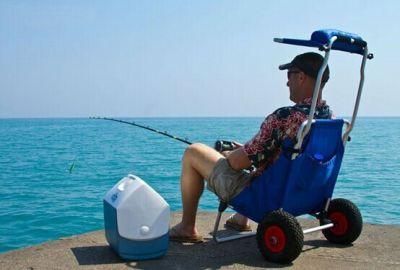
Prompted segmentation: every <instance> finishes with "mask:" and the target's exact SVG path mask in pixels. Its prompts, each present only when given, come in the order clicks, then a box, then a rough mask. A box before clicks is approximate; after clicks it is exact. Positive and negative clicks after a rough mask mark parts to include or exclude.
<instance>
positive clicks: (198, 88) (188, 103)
mask: <svg viewBox="0 0 400 270" xmlns="http://www.w3.org/2000/svg"><path fill="white" fill-rule="evenodd" d="M399 16H400V1H396V0H393V1H388V0H387V1H385V0H382V1H376V0H374V1H372V0H360V1H357V0H355V1H349V0H345V1H342V0H338V1H304V0H303V1H292V0H290V1H289V0H283V1H267V0H259V1H252V0H246V1H245V0H243V1H215V0H208V1H206V0H202V1H189V0H188V1H173V0H170V1H162V0H159V1H145V0H142V1H139V0H136V1H128V0H126V1H81V0H76V1H73V0H65V1H64V0H57V1H44V0H42V1H41V0H37V1H30V0H27V1H19V0H1V1H0V117H1V118H6V117H88V116H115V117H122V116H126V117H141V116H149V117H152V116H184V117H186V116H265V115H266V114H268V113H270V112H272V111H273V110H274V109H276V108H277V107H280V106H285V105H290V104H291V102H290V101H289V99H288V88H287V87H286V73H285V72H283V71H279V70H278V65H279V64H282V63H286V62H289V61H291V59H292V58H293V57H294V56H295V55H296V54H298V53H301V52H304V51H308V50H314V51H316V49H312V48H307V47H297V46H290V45H282V44H278V43H274V42H273V41H272V40H273V38H274V37H291V38H309V37H310V35H311V33H312V32H313V31H314V30H318V29H324V28H336V29H340V30H343V31H348V32H353V33H357V34H359V35H360V36H362V37H363V38H364V39H365V40H366V41H367V42H368V45H369V50H370V52H372V53H374V55H375V59H373V60H372V61H368V62H367V67H366V80H365V87H364V93H363V97H362V102H361V106H360V111H359V115H361V116H399V115H400V112H399V109H398V104H399V101H400V99H399V97H400V86H399V82H400V81H399V79H398V78H397V76H399V77H400V75H399V74H400V73H399V69H400V67H399V60H400V57H399V49H400V47H399V46H400V45H399V44H400V17H399ZM360 64H361V56H359V55H354V54H348V53H343V52H338V51H333V52H332V53H331V57H330V67H331V80H330V82H329V83H328V84H327V86H326V89H325V90H324V98H325V99H326V100H327V101H328V103H329V104H330V105H331V106H332V108H333V109H334V111H335V113H336V114H337V115H350V114H351V113H352V110H353V104H354V100H355V95H356V90H357V85H358V79H359V66H360Z"/></svg>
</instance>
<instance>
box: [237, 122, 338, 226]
mask: <svg viewBox="0 0 400 270" xmlns="http://www.w3.org/2000/svg"><path fill="white" fill-rule="evenodd" d="M342 128H343V119H334V120H316V121H315V123H313V124H312V128H311V131H310V133H309V135H308V136H307V137H306V140H305V142H304V143H303V147H302V151H301V153H300V154H299V155H298V156H297V158H296V159H294V160H291V159H290V155H291V153H290V152H289V151H287V150H284V149H285V147H283V150H282V152H281V154H280V156H279V158H278V160H277V161H275V162H274V163H273V164H272V165H271V166H270V167H269V168H268V169H266V170H265V171H264V172H263V173H262V175H260V176H258V177H255V178H254V179H253V180H252V181H251V183H250V184H249V185H248V186H247V187H245V188H244V189H243V190H242V191H241V192H240V193H239V194H238V195H237V196H235V197H234V198H233V199H232V200H231V201H230V202H229V205H230V206H231V207H232V208H233V209H234V210H235V211H237V212H238V213H241V214H243V215H245V216H247V217H249V218H250V219H252V220H254V221H256V222H261V221H262V219H263V217H264V216H265V215H266V214H267V213H268V212H270V211H273V210H277V209H279V208H283V210H285V211H287V212H289V213H291V214H292V215H294V216H299V215H303V214H308V213H317V212H320V211H321V210H322V209H323V207H324V205H325V202H326V200H327V199H328V198H331V196H332V193H333V189H334V187H335V183H336V179H337V176H338V173H339V170H340V165H341V162H342V158H343V153H344V146H343V142H342ZM289 143H290V142H289V140H287V141H285V142H284V145H285V144H286V145H288V144H289Z"/></svg>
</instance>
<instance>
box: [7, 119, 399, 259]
mask: <svg viewBox="0 0 400 270" xmlns="http://www.w3.org/2000/svg"><path fill="white" fill-rule="evenodd" d="M125 120H130V121H133V120H134V121H136V122H137V123H139V124H144V125H149V126H151V127H154V128H157V129H159V130H161V131H168V132H170V133H171V134H173V135H176V136H179V137H182V138H187V139H189V140H190V141H193V142H203V143H206V144H208V145H210V146H212V145H213V144H214V142H215V140H216V139H226V140H236V141H239V142H245V141H247V140H248V139H250V138H251V137H252V136H253V135H254V134H255V133H256V132H257V130H258V128H259V125H260V123H261V122H262V120H263V119H262V118H256V117H255V118H139V119H138V118H136V119H125ZM399 137H400V118H360V119H358V120H357V123H356V126H355V128H354V131H353V133H352V141H351V142H350V143H348V144H347V148H346V153H345V157H344V160H343V165H342V168H341V172H340V175H339V178H338V182H337V184H336V188H335V191H334V197H344V198H347V199H350V200H352V201H353V202H354V203H356V204H357V206H358V207H359V208H360V210H361V212H362V215H363V218H364V221H365V222H369V223H377V224H395V225H399V224H400V200H399V197H398V196H399V194H400V181H399V180H400V177H399V168H398V166H399V164H400V153H399V146H400V145H399V141H398V140H399ZM185 147H186V145H185V144H184V143H182V142H179V141H176V140H173V139H170V138H167V137H165V136H161V135H159V134H156V133H151V132H149V131H147V130H144V129H140V128H137V127H133V126H129V125H124V124H120V123H115V122H110V121H104V120H93V119H0V252H5V251H8V250H12V249H16V248H20V247H25V246H29V245H33V244H37V243H41V242H44V241H47V240H51V239H57V238H60V237H63V236H69V235H74V234H80V233H84V232H88V231H92V230H98V229H102V228H103V210H102V207H103V206H102V199H103V197H104V195H105V193H106V192H107V191H108V190H109V189H110V188H111V187H113V185H114V184H115V183H116V182H117V181H119V180H120V179H121V178H122V177H124V176H126V175H127V174H128V173H133V174H136V175H138V176H139V177H141V178H142V179H144V180H145V181H146V182H147V183H148V184H149V185H151V186H152V187H153V188H154V189H155V190H156V191H157V192H159V193H160V194H161V195H162V196H163V197H164V198H165V199H166V201H167V202H168V203H169V204H170V206H171V210H172V211H175V210H180V209H181V207H182V205H181V195H180V189H179V176H180V163H181V157H182V154H183V152H184V149H185ZM199 207H200V209H201V210H207V211H217V207H218V201H217V198H216V197H215V196H214V195H213V194H212V193H210V192H209V191H207V190H205V191H204V194H203V196H202V199H201V201H200V206H199Z"/></svg>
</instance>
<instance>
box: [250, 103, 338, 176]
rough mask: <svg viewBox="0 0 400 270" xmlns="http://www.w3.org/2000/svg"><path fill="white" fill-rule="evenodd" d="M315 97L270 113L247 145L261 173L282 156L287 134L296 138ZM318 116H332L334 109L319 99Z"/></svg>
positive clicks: (316, 111)
mask: <svg viewBox="0 0 400 270" xmlns="http://www.w3.org/2000/svg"><path fill="white" fill-rule="evenodd" d="M311 101H312V99H311V98H307V99H305V100H303V101H302V102H300V103H298V104H296V105H294V106H288V107H282V108H279V109H277V110H276V111H275V112H273V113H272V114H270V115H269V116H267V118H265V120H264V122H263V123H262V124H261V126H260V130H259V131H258V133H257V134H256V135H255V136H254V137H253V138H252V139H251V140H250V141H248V142H247V143H246V144H245V145H244V151H245V152H246V154H247V156H248V157H249V159H250V160H251V162H252V164H253V166H254V167H256V169H257V170H256V172H255V175H260V174H261V172H262V171H263V170H265V169H266V168H267V167H269V166H270V165H271V164H272V163H273V162H274V161H275V160H276V159H277V158H278V156H279V154H280V152H281V145H282V143H283V141H284V140H285V139H287V138H289V139H291V140H292V141H293V142H295V139H296V135H297V131H298V129H299V127H300V125H301V124H302V123H303V122H304V121H305V120H306V119H307V116H308V114H309V111H310V106H311ZM314 115H315V118H317V119H330V118H332V111H331V110H330V108H329V106H328V105H327V104H326V102H325V101H324V100H320V101H318V103H317V107H316V110H315V114H314Z"/></svg>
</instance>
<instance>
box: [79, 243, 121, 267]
mask: <svg viewBox="0 0 400 270" xmlns="http://www.w3.org/2000/svg"><path fill="white" fill-rule="evenodd" d="M71 251H72V253H73V254H74V256H75V258H76V260H77V261H78V263H79V265H99V264H116V263H124V262H125V261H123V260H122V259H121V258H120V257H118V255H117V254H116V253H114V251H113V250H112V249H111V247H110V246H108V245H106V246H91V247H74V248H71Z"/></svg>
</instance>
